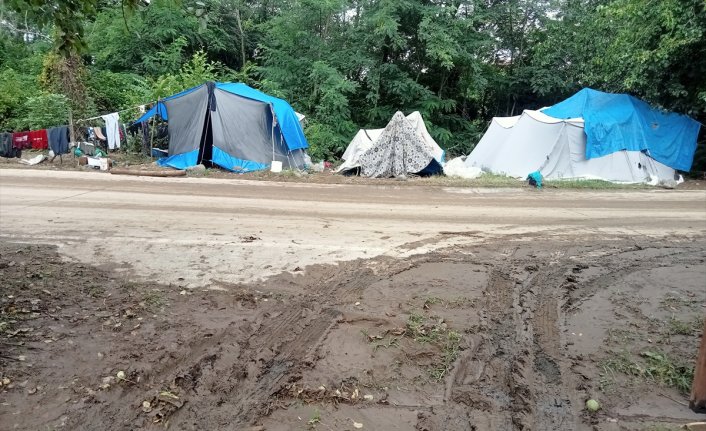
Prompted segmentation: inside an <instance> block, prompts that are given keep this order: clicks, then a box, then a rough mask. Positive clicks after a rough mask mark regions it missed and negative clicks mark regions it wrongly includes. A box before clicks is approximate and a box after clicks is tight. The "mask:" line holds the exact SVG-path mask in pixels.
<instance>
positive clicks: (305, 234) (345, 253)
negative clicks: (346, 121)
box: [0, 169, 706, 286]
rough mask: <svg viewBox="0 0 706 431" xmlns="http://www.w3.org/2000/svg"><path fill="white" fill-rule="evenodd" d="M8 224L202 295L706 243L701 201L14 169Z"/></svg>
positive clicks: (8, 187)
mask: <svg viewBox="0 0 706 431" xmlns="http://www.w3.org/2000/svg"><path fill="white" fill-rule="evenodd" d="M0 218H2V224H1V225H0V229H1V230H0V239H3V240H12V241H30V242H49V243H52V244H57V245H59V246H60V248H61V251H62V253H63V254H65V255H67V256H72V257H73V258H75V259H77V260H79V261H82V262H85V263H93V264H99V265H107V266H108V267H110V268H117V269H119V270H122V271H126V272H128V273H130V274H131V275H134V276H139V277H144V278H145V279H149V280H154V279H159V280H160V281H162V282H170V283H182V284H184V285H192V286H204V285H208V284H212V283H214V282H215V281H217V280H221V281H226V282H243V281H252V280H255V279H258V278H260V277H263V276H269V275H274V274H277V273H279V272H281V271H291V270H293V269H295V268H296V267H303V266H306V265H309V264H312V263H333V262H339V261H343V260H351V259H356V258H362V257H373V256H377V255H387V256H397V257H399V256H405V255H408V254H409V253H410V251H413V252H415V253H418V252H424V251H428V250H430V249H432V248H438V247H441V246H447V245H452V244H459V243H473V242H477V241H478V238H491V237H494V236H498V235H500V236H502V235H508V234H521V233H527V232H543V233H545V234H546V235H555V234H569V235H577V236H578V237H580V238H585V237H586V236H587V235H589V236H590V235H603V234H609V235H612V234H628V235H638V236H641V235H647V236H649V235H658V236H664V235H687V236H689V235H701V234H703V233H704V232H706V191H667V190H658V189H657V190H648V191H622V192H621V191H604V192H596V191H594V192H586V191H583V192H573V191H557V190H544V191H536V190H532V189H515V190H512V189H511V190H507V189H476V190H469V189H461V188H456V189H453V188H449V189H444V188H418V187H408V186H404V187H403V186H395V181H391V182H390V186H384V187H382V186H357V185H354V186H351V185H325V184H296V183H287V184H285V183H272V182H258V181H234V180H217V179H200V178H199V179H189V178H167V179H155V178H135V177H123V176H114V175H109V174H97V173H90V172H89V173H86V172H70V171H68V172H67V171H63V172H62V171H59V172H56V171H29V170H15V169H13V170H0ZM468 232H472V233H474V235H472V236H469V235H466V233H468ZM456 234H458V235H456ZM440 237H441V238H440ZM440 239H441V240H440Z"/></svg>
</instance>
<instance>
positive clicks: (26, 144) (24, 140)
mask: <svg viewBox="0 0 706 431" xmlns="http://www.w3.org/2000/svg"><path fill="white" fill-rule="evenodd" d="M12 146H13V147H15V148H17V149H19V150H24V149H25V148H32V141H30V140H29V132H17V133H13V134H12Z"/></svg>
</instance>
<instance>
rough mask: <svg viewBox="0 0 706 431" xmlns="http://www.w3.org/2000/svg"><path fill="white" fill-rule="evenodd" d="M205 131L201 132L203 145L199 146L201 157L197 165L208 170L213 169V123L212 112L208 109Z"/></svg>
mask: <svg viewBox="0 0 706 431" xmlns="http://www.w3.org/2000/svg"><path fill="white" fill-rule="evenodd" d="M205 116H206V118H205V119H204V126H203V131H202V132H201V145H199V157H198V159H197V164H201V165H204V166H205V167H207V168H210V167H213V163H212V160H213V127H212V121H211V110H210V109H206V113H205Z"/></svg>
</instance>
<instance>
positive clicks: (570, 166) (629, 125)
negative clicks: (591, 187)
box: [465, 88, 700, 185]
mask: <svg viewBox="0 0 706 431" xmlns="http://www.w3.org/2000/svg"><path fill="white" fill-rule="evenodd" d="M699 127H700V125H699V123H698V122H696V121H694V120H693V119H691V118H689V117H687V116H685V115H679V114H675V113H670V112H663V111H660V110H657V109H654V108H651V107H650V106H649V105H648V104H647V103H645V102H643V101H641V100H639V99H636V98H635V97H632V96H629V95H627V94H611V93H603V92H600V91H596V90H592V89H590V88H585V89H583V90H581V91H579V92H578V93H576V94H574V95H573V96H571V97H570V98H568V99H566V100H564V101H563V102H560V103H558V104H556V105H554V106H551V107H549V108H543V109H541V110H539V111H532V110H525V111H524V112H523V113H522V114H521V115H517V116H514V117H495V118H493V120H492V121H491V123H490V127H489V128H488V130H487V131H486V132H485V135H483V138H482V139H481V140H480V142H478V145H476V147H475V148H474V149H473V151H472V152H471V154H470V155H469V156H468V157H467V159H466V161H465V163H466V165H467V166H469V167H477V168H481V169H483V170H484V171H486V172H492V173H495V174H502V175H508V176H512V177H516V178H519V179H522V180H524V179H526V178H527V177H528V175H530V174H534V173H536V172H538V173H539V174H540V176H539V177H540V178H544V179H549V180H569V179H598V180H605V181H611V182H619V183H646V184H652V185H657V184H663V185H676V184H678V183H679V182H681V181H683V179H682V178H681V175H679V174H678V173H677V172H676V171H677V170H679V171H689V170H690V169H691V164H692V162H693V159H694V152H695V151H696V140H697V137H698V134H699Z"/></svg>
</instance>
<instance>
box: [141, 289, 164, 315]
mask: <svg viewBox="0 0 706 431" xmlns="http://www.w3.org/2000/svg"><path fill="white" fill-rule="evenodd" d="M142 303H143V304H144V307H145V308H147V309H150V310H157V309H160V308H162V307H164V306H165V305H166V304H167V299H166V298H165V297H164V293H162V291H160V290H158V289H153V290H151V291H149V292H146V293H145V294H144V295H143V296H142Z"/></svg>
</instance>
